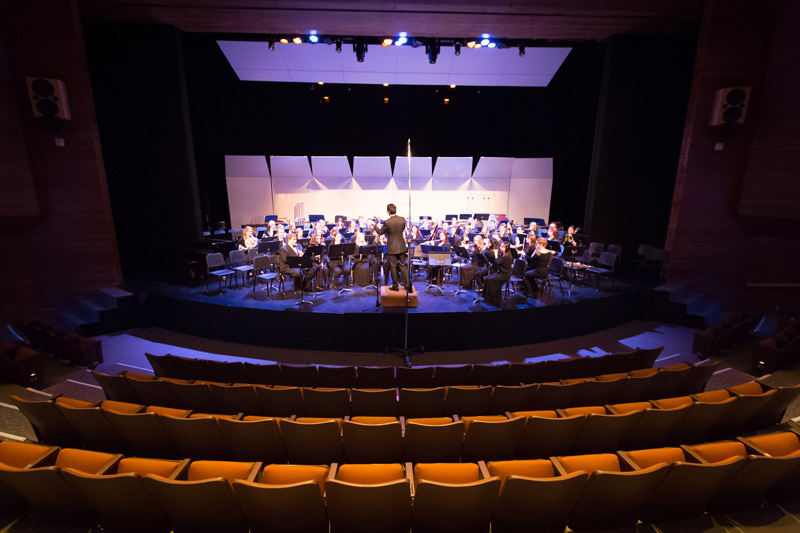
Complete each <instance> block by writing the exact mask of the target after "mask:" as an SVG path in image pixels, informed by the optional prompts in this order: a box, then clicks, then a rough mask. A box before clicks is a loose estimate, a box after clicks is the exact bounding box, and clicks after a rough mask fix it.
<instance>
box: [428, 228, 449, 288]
mask: <svg viewBox="0 0 800 533" xmlns="http://www.w3.org/2000/svg"><path fill="white" fill-rule="evenodd" d="M422 244H430V245H431V246H442V247H444V248H447V252H448V253H449V252H450V251H451V250H452V248H453V247H452V246H450V240H449V239H448V238H447V232H445V230H439V233H438V235H437V238H436V239H435V240H430V241H428V242H423V243H422ZM443 275H444V272H443V269H442V267H441V266H435V267H432V266H430V265H428V276H429V279H430V280H431V281H430V282H431V283H437V284H438V283H439V281H440V278H442V279H441V281H444V278H443V277H442V276H443Z"/></svg>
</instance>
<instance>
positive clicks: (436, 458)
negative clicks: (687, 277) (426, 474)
mask: <svg viewBox="0 0 800 533" xmlns="http://www.w3.org/2000/svg"><path fill="white" fill-rule="evenodd" d="M463 440H464V422H462V421H454V420H453V418H452V417H431V418H409V419H407V420H406V423H405V435H404V439H403V461H407V462H412V463H450V462H457V461H459V460H460V459H461V447H462V445H463Z"/></svg>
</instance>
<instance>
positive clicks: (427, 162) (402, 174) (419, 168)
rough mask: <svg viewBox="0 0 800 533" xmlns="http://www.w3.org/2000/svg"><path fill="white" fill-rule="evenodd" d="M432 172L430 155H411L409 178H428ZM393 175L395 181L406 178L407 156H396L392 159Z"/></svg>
mask: <svg viewBox="0 0 800 533" xmlns="http://www.w3.org/2000/svg"><path fill="white" fill-rule="evenodd" d="M432 174H433V158H432V157H415V156H413V155H412V156H411V178H412V179H413V178H425V179H430V177H431V175H432ZM393 176H394V179H395V181H400V180H402V179H403V178H405V179H406V180H408V156H397V157H396V158H395V160H394V172H393Z"/></svg>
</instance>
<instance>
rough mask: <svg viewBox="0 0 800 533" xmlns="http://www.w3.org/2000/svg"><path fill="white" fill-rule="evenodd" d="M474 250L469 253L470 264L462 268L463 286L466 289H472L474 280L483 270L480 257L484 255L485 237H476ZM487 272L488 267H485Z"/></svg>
mask: <svg viewBox="0 0 800 533" xmlns="http://www.w3.org/2000/svg"><path fill="white" fill-rule="evenodd" d="M472 240H473V246H472V250H471V251H470V253H469V258H470V263H469V264H468V265H464V266H463V267H461V286H462V287H464V288H465V289H471V288H472V280H473V279H475V278H476V274H477V273H478V271H479V270H480V268H481V265H480V262H479V261H480V260H479V259H478V256H479V255H480V254H481V253H483V237H481V236H480V235H475V237H474V238H473V239H472ZM484 270H486V267H484Z"/></svg>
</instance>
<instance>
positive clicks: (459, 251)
mask: <svg viewBox="0 0 800 533" xmlns="http://www.w3.org/2000/svg"><path fill="white" fill-rule="evenodd" d="M453 249H454V250H455V251H456V257H461V258H462V259H464V261H461V262H460V263H457V264H455V265H452V266H458V278H459V279H458V288H457V289H456V294H461V277H462V276H463V273H462V269H463V268H464V266H466V265H468V264H470V257H469V250H467V249H466V248H465V247H464V246H456V247H454V248H453Z"/></svg>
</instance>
